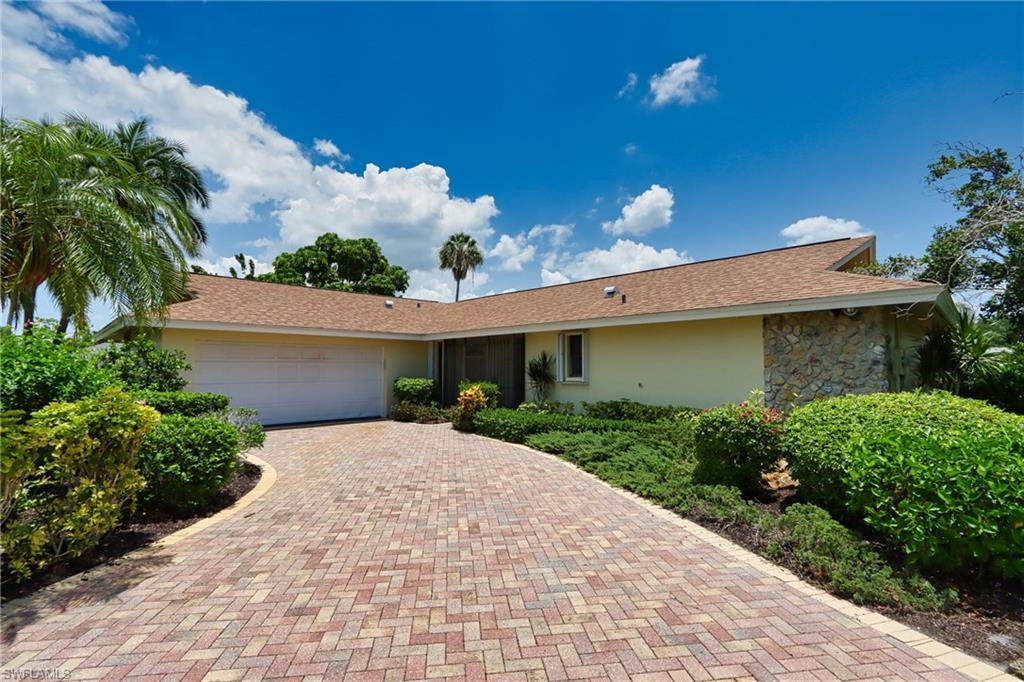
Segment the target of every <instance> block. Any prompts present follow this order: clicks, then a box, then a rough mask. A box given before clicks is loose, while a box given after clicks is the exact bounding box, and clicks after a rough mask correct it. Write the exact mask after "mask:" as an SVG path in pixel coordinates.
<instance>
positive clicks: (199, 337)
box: [158, 329, 429, 414]
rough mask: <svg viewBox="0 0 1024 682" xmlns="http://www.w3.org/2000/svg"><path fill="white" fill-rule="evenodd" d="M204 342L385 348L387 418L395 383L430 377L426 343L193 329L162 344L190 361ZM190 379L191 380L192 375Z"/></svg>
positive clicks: (171, 333) (168, 334)
mask: <svg viewBox="0 0 1024 682" xmlns="http://www.w3.org/2000/svg"><path fill="white" fill-rule="evenodd" d="M200 341H246V342H264V343H293V344H304V345H308V344H311V343H313V344H327V345H360V346H376V347H379V348H381V355H382V362H383V364H384V372H383V379H382V381H383V383H384V385H383V386H382V390H381V394H382V395H383V396H384V399H385V401H386V404H385V405H384V406H383V408H382V409H383V412H382V414H387V410H388V408H390V406H391V403H392V402H393V400H394V397H393V395H392V393H391V386H392V384H393V383H394V381H395V379H396V378H398V377H402V376H409V377H425V376H427V357H428V351H427V349H428V345H429V344H428V343H427V342H426V341H393V340H381V339H349V338H339V337H333V336H300V335H297V334H256V333H251V332H221V331H197V330H192V329H163V330H162V331H161V332H160V333H159V341H158V342H159V343H160V345H161V346H163V347H167V348H180V349H181V350H183V351H185V352H186V353H187V354H188V356H189V358H194V357H195V352H196V348H197V345H198V343H199V342H200ZM185 376H186V377H188V378H189V379H190V380H191V372H187V373H186V375H185Z"/></svg>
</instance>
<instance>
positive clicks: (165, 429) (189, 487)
mask: <svg viewBox="0 0 1024 682" xmlns="http://www.w3.org/2000/svg"><path fill="white" fill-rule="evenodd" d="M240 448H241V441H240V437H239V433H238V430H237V429H236V428H235V427H233V426H232V425H231V424H229V423H227V422H225V421H223V420H221V419H219V418H218V417H216V416H214V415H207V416H202V417H187V416H184V415H180V414H172V415H167V416H165V417H163V418H162V419H161V420H160V423H159V424H157V425H156V428H154V429H153V431H152V432H151V433H150V434H149V435H148V436H146V439H145V440H144V441H143V443H142V448H141V449H140V450H139V461H138V467H139V472H140V473H141V474H142V475H143V477H145V479H146V491H145V493H144V494H143V496H142V503H143V504H144V505H145V506H146V507H148V508H151V509H160V510H163V511H168V512H174V513H185V512H189V511H191V510H193V509H196V508H199V507H202V506H203V505H205V504H207V503H208V502H209V501H210V499H211V498H212V497H213V495H214V494H215V493H216V492H217V491H218V490H220V489H221V488H222V487H223V486H224V485H225V484H226V483H228V482H229V481H230V480H231V477H232V475H234V473H235V468H236V466H237V463H238V453H239V450H240Z"/></svg>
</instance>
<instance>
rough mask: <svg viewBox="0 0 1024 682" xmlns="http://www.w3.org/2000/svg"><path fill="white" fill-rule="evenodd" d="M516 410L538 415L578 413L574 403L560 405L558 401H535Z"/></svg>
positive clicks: (523, 404) (521, 404)
mask: <svg viewBox="0 0 1024 682" xmlns="http://www.w3.org/2000/svg"><path fill="white" fill-rule="evenodd" d="M516 409H517V410H520V411H522V412H536V413H537V414H573V413H575V412H576V406H575V405H573V404H572V403H560V402H558V401H556V400H534V401H532V402H527V403H520V404H519V407H517V408H516Z"/></svg>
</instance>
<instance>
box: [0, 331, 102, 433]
mask: <svg viewBox="0 0 1024 682" xmlns="http://www.w3.org/2000/svg"><path fill="white" fill-rule="evenodd" d="M92 353H93V352H92V350H91V349H90V347H89V345H88V344H87V343H86V342H84V341H80V340H76V339H72V338H69V337H66V336H64V335H63V334H58V333H57V332H56V331H54V329H53V325H52V324H50V323H42V322H40V323H37V324H36V325H35V326H33V327H32V332H31V333H29V334H12V333H11V331H10V329H9V328H4V329H3V331H0V356H2V357H3V362H0V398H2V400H3V409H4V410H20V411H22V412H23V413H24V415H25V416H26V417H27V416H28V415H29V414H30V413H32V412H35V411H36V410H38V409H39V408H41V407H44V406H45V405H48V404H49V403H52V402H55V401H72V400H78V399H79V398H85V397H88V396H94V395H96V394H97V393H99V392H100V391H101V390H102V389H104V388H106V387H108V386H114V385H117V383H118V380H117V378H116V377H115V376H114V374H113V372H111V371H109V370H107V369H105V368H101V367H99V366H97V364H96V362H95V359H94V358H93V354H92Z"/></svg>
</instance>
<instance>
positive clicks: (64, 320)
mask: <svg viewBox="0 0 1024 682" xmlns="http://www.w3.org/2000/svg"><path fill="white" fill-rule="evenodd" d="M69 324H71V316H70V315H68V314H67V313H66V312H64V311H61V313H60V324H58V325H57V333H59V334H67V333H68V325H69Z"/></svg>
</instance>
